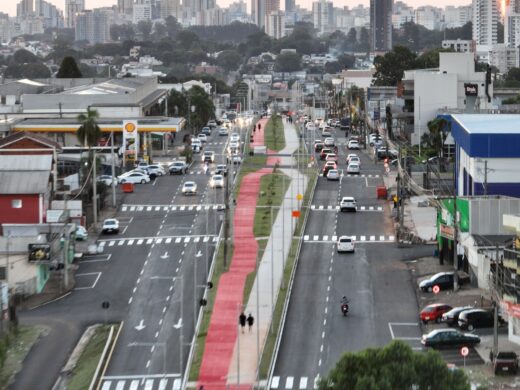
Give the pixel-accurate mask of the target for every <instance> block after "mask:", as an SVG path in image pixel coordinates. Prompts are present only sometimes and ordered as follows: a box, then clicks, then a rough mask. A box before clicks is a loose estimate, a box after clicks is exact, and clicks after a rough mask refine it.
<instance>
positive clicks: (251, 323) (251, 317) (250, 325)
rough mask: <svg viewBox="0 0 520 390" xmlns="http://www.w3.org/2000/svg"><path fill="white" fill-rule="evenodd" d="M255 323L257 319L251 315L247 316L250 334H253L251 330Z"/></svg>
mask: <svg viewBox="0 0 520 390" xmlns="http://www.w3.org/2000/svg"><path fill="white" fill-rule="evenodd" d="M254 323H255V318H254V317H253V316H252V315H251V313H249V315H248V316H247V325H248V326H249V332H251V328H252V327H253V324H254Z"/></svg>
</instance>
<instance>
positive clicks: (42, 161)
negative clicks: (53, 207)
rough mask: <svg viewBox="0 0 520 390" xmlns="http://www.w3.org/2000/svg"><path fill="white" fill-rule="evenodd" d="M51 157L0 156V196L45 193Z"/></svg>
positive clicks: (44, 155)
mask: <svg viewBox="0 0 520 390" xmlns="http://www.w3.org/2000/svg"><path fill="white" fill-rule="evenodd" d="M51 165H52V156H51V155H48V154H43V155H42V154H40V155H32V156H27V155H0V194H43V193H45V192H46V191H47V187H48V184H49V175H50V170H51Z"/></svg>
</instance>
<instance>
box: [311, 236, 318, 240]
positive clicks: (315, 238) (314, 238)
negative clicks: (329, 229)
mask: <svg viewBox="0 0 520 390" xmlns="http://www.w3.org/2000/svg"><path fill="white" fill-rule="evenodd" d="M312 239H313V240H314V241H318V240H319V239H320V236H314V237H312Z"/></svg>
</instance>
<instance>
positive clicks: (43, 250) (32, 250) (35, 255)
mask: <svg viewBox="0 0 520 390" xmlns="http://www.w3.org/2000/svg"><path fill="white" fill-rule="evenodd" d="M50 260H51V246H50V244H29V261H50Z"/></svg>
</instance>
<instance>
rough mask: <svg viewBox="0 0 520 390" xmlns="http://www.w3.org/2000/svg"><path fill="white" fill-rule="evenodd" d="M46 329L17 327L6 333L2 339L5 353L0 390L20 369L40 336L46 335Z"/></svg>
mask: <svg viewBox="0 0 520 390" xmlns="http://www.w3.org/2000/svg"><path fill="white" fill-rule="evenodd" d="M47 331H48V328H46V327H44V326H19V327H18V330H17V331H15V332H12V333H6V334H5V335H4V336H3V337H2V343H3V346H2V348H4V347H5V346H6V347H7V349H6V350H4V352H5V361H4V362H3V365H2V368H1V369H0V389H6V388H7V385H8V384H9V382H10V381H11V379H12V378H13V377H14V375H16V373H17V372H19V371H20V369H21V368H22V363H23V361H24V359H25V357H26V356H27V355H28V354H29V351H30V350H31V348H32V346H33V345H34V344H35V343H36V342H37V341H38V338H39V337H40V335H42V334H44V333H46V332H47Z"/></svg>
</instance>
